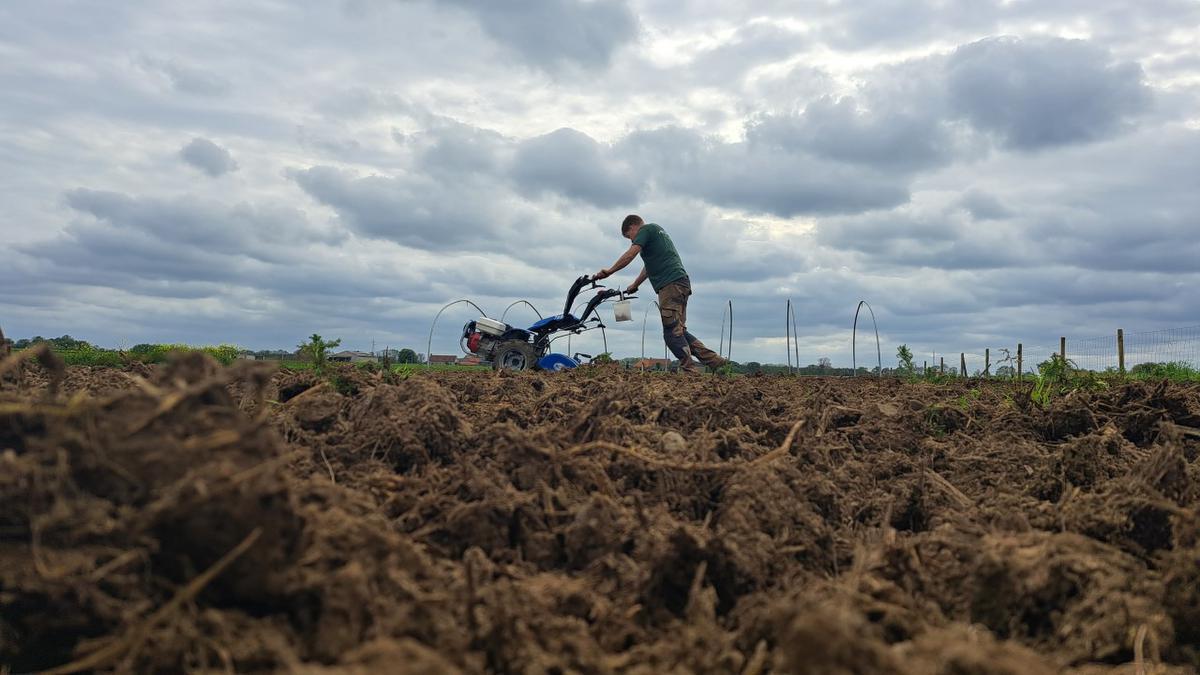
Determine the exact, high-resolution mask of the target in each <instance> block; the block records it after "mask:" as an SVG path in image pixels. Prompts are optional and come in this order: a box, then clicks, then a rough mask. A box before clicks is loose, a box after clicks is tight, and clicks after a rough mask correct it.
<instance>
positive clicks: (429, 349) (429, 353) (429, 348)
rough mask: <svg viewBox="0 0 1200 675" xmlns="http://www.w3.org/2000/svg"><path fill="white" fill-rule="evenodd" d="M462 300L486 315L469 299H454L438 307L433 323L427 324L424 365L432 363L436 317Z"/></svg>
mask: <svg viewBox="0 0 1200 675" xmlns="http://www.w3.org/2000/svg"><path fill="white" fill-rule="evenodd" d="M463 302H465V303H467V304H468V305H470V306H472V307H474V308H475V311H477V312H479V313H480V314H482V315H483V316H484V317H487V312H485V311H483V310H482V309H480V308H479V305H477V304H475V303H473V302H471V301H470V300H455V301H454V302H451V303H449V304H447V305H446V306H445V307H443V308H441V309H439V310H438V313H437V316H435V317H433V323H432V324H430V325H429V341H428V342H426V343H425V365H426V366H432V365H433V329H434V328H435V327H436V326H437V322H438V319H440V318H442V312H444V311H446V310H447V309H450V308H451V307H453V306H454V305H457V304H459V303H463Z"/></svg>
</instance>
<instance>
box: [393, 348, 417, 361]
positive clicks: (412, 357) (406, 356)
mask: <svg viewBox="0 0 1200 675" xmlns="http://www.w3.org/2000/svg"><path fill="white" fill-rule="evenodd" d="M420 362H421V358H420V355H419V354H417V353H416V352H414V351H413V350H411V349H409V348H407V347H405V348H404V349H401V350H400V351H399V352H397V353H396V363H420Z"/></svg>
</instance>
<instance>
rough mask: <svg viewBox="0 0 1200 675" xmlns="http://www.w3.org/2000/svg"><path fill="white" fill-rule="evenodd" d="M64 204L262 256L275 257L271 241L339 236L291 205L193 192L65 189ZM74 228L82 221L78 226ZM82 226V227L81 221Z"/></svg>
mask: <svg viewBox="0 0 1200 675" xmlns="http://www.w3.org/2000/svg"><path fill="white" fill-rule="evenodd" d="M66 203H67V205H68V206H70V207H71V208H72V209H75V210H76V211H79V212H82V213H87V214H90V215H91V216H93V217H94V218H96V219H98V220H100V221H104V222H106V223H108V224H109V225H110V226H111V227H113V228H115V229H116V230H120V231H124V232H129V233H137V234H141V235H146V236H148V237H152V238H154V239H155V240H157V241H165V242H169V243H170V244H171V245H180V244H182V245H189V246H195V247H201V248H203V249H205V250H210V251H220V252H225V253H238V254H239V255H243V256H246V257H251V258H256V259H260V260H264V261H271V260H275V259H276V257H275V256H277V255H278V249H277V248H276V247H274V246H271V244H279V243H290V242H294V241H296V240H297V238H299V239H300V240H302V241H306V242H317V243H326V244H328V243H336V242H337V241H340V240H341V239H342V238H343V236H342V235H341V234H339V233H337V232H332V231H329V230H326V229H324V228H320V227H317V226H314V225H312V224H310V223H309V222H308V220H307V218H305V217H304V215H303V214H302V213H300V212H298V211H297V210H295V209H291V208H286V207H268V208H262V207H255V206H251V205H249V204H238V205H234V206H232V207H230V206H225V205H223V204H218V203H214V202H210V201H206V200H201V199H198V198H194V197H188V196H184V197H179V198H176V199H154V198H145V199H139V198H135V197H131V196H129V195H126V194H122V193H118V192H110V191H100V190H87V189H77V190H72V191H70V192H68V193H67V194H66ZM75 227H76V229H80V228H81V226H79V225H76V226H75ZM82 227H83V229H86V226H82Z"/></svg>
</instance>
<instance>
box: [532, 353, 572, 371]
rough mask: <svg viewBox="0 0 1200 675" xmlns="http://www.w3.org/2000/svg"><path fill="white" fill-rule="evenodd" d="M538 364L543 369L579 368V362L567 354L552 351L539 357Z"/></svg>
mask: <svg viewBox="0 0 1200 675" xmlns="http://www.w3.org/2000/svg"><path fill="white" fill-rule="evenodd" d="M537 365H538V368H541V369H542V370H570V369H571V368H578V367H579V362H578V361H576V360H575V359H573V358H571V357H569V356H567V355H566V354H554V353H550V354H547V355H545V356H543V357H542V358H540V359H538V362H537Z"/></svg>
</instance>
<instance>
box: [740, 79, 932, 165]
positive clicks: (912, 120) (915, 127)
mask: <svg viewBox="0 0 1200 675" xmlns="http://www.w3.org/2000/svg"><path fill="white" fill-rule="evenodd" d="M747 135H748V137H749V139H750V140H752V141H755V142H759V143H763V144H768V145H776V146H779V147H782V148H786V149H791V150H802V151H808V152H812V153H813V154H815V155H817V156H819V157H823V158H826V159H831V160H834V161H839V162H848V163H853V164H863V165H867V166H874V167H879V168H890V169H895V170H900V171H912V170H915V169H920V168H927V167H930V166H936V165H939V164H943V163H945V162H947V161H949V160H950V159H952V158H953V151H954V150H955V140H954V135H953V130H952V129H951V128H950V127H949V126H948V125H947V124H946V123H944V122H943V121H941V120H939V119H937V117H936V116H935V115H933V114H930V111H922V112H920V113H918V112H916V111H915V110H910V111H905V110H887V109H883V110H863V109H860V107H859V105H858V104H857V102H856V101H855V100H854V99H853V98H850V97H845V98H841V99H838V100H834V99H832V98H829V97H824V98H821V99H818V100H816V101H813V102H812V103H810V104H809V105H808V106H807V107H806V108H805V109H804V111H803V112H801V113H799V114H796V115H766V116H764V117H763V118H762V119H760V120H759V121H758V122H757V123H755V124H754V125H753V126H751V127H750V128H749V129H748V130H747Z"/></svg>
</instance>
